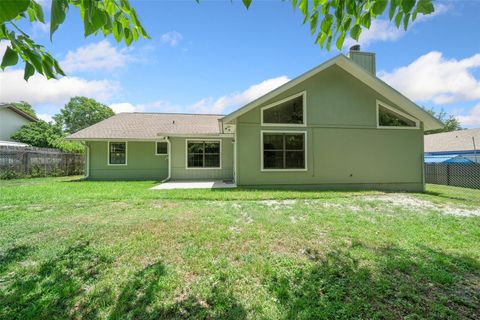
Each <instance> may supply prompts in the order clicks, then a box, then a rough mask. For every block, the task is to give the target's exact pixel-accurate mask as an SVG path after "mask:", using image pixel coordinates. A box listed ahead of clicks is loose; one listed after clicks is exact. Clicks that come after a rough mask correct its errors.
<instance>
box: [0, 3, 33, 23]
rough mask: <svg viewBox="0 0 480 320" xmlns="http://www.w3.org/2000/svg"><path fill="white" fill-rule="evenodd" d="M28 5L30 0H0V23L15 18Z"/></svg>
mask: <svg viewBox="0 0 480 320" xmlns="http://www.w3.org/2000/svg"><path fill="white" fill-rule="evenodd" d="M29 5H30V0H0V24H1V23H4V22H5V21H9V20H13V19H15V18H16V17H18V16H19V15H20V14H21V13H22V12H24V11H25V10H27V8H28V6H29Z"/></svg>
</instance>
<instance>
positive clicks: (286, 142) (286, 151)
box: [262, 132, 306, 170]
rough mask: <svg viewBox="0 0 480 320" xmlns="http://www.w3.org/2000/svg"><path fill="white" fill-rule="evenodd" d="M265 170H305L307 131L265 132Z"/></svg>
mask: <svg viewBox="0 0 480 320" xmlns="http://www.w3.org/2000/svg"><path fill="white" fill-rule="evenodd" d="M262 135H263V136H262V137H263V139H262V140H263V169H264V170H305V168H306V166H305V132H301V133H293V132H292V133H289V132H288V133H287V132H285V133H279V132H263V133H262Z"/></svg>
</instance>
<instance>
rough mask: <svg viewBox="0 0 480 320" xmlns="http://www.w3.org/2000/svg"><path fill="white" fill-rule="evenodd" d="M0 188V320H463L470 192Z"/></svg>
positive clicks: (475, 293)
mask: <svg viewBox="0 0 480 320" xmlns="http://www.w3.org/2000/svg"><path fill="white" fill-rule="evenodd" d="M153 185H154V182H152V181H150V182H86V181H75V179H73V178H46V179H30V180H12V181H0V319H65V318H71V319H97V318H98V319H177V318H182V319H188V318H191V319H199V318H200V319H321V318H324V319H331V318H345V319H350V318H372V319H374V318H377V319H398V318H408V319H419V318H435V319H438V318H459V319H464V318H472V319H473V318H477V319H478V315H479V314H480V190H477V191H474V190H469V189H461V188H453V187H444V186H428V192H427V193H424V194H401V193H381V192H314V191H301V192H295V191H271V190H257V191H256V190H248V189H237V190H211V191H210V190H149V188H150V187H151V186H153Z"/></svg>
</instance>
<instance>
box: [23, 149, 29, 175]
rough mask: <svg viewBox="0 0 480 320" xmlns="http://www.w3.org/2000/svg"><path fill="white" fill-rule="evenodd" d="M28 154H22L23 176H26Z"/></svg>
mask: <svg viewBox="0 0 480 320" xmlns="http://www.w3.org/2000/svg"><path fill="white" fill-rule="evenodd" d="M28 154H29V153H28V152H24V153H23V154H22V167H23V173H24V174H25V175H27V174H28V162H29V161H28V160H29V156H28Z"/></svg>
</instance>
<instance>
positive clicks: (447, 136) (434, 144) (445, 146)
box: [425, 128, 480, 152]
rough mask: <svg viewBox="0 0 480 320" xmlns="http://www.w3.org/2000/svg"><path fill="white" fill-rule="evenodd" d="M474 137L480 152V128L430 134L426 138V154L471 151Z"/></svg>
mask: <svg viewBox="0 0 480 320" xmlns="http://www.w3.org/2000/svg"><path fill="white" fill-rule="evenodd" d="M472 137H474V138H475V143H476V148H477V150H480V128H479V129H469V130H460V131H452V132H443V133H436V134H429V135H426V136H425V152H446V151H470V150H473V141H472Z"/></svg>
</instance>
